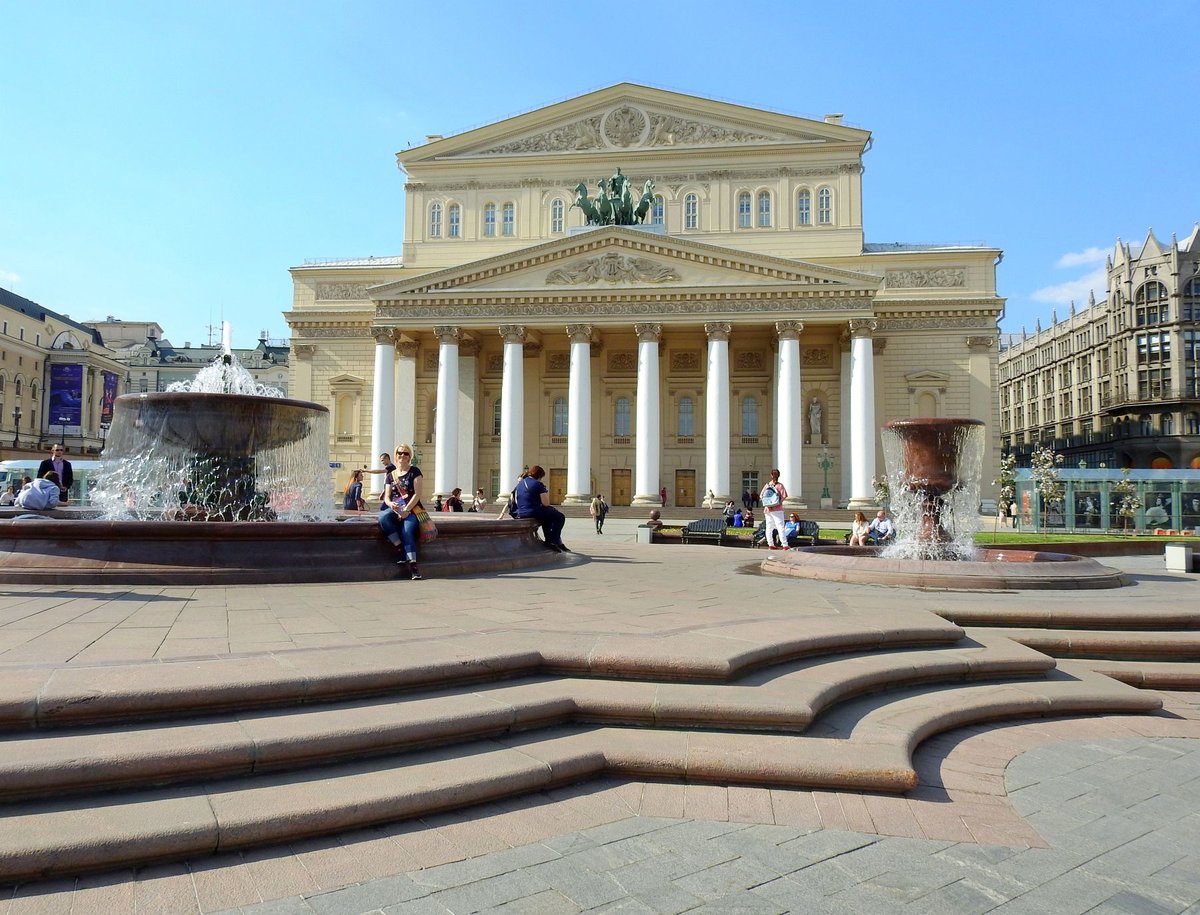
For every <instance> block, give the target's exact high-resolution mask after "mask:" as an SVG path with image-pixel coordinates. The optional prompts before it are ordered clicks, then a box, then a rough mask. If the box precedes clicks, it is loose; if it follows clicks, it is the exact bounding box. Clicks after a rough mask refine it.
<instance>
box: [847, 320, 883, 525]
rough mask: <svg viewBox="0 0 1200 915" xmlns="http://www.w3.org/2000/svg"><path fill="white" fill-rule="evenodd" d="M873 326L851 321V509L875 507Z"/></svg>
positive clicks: (875, 431) (866, 321)
mask: <svg viewBox="0 0 1200 915" xmlns="http://www.w3.org/2000/svg"><path fill="white" fill-rule="evenodd" d="M875 326H876V324H875V322H874V321H870V320H861V319H860V320H853V321H851V322H850V504H849V505H848V506H847V507H848V508H850V509H860V508H864V509H865V508H874V507H875V490H874V489H873V487H872V486H871V480H872V479H873V478H874V477H875V448H876V439H877V437H878V430H877V429H876V428H875V351H874V346H873V343H872V341H871V332H872V331H874V330H875Z"/></svg>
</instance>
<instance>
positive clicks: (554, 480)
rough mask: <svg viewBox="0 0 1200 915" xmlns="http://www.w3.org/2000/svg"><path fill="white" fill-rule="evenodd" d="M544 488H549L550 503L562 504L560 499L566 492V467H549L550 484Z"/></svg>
mask: <svg viewBox="0 0 1200 915" xmlns="http://www.w3.org/2000/svg"><path fill="white" fill-rule="evenodd" d="M546 488H547V489H548V490H550V504H551V505H562V500H563V498H564V497H565V496H566V494H567V468H565V467H551V468H550V485H549V486H547V487H546Z"/></svg>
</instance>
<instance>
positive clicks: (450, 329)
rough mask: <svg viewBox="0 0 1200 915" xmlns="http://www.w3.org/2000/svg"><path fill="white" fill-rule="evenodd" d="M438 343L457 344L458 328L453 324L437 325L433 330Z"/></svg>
mask: <svg viewBox="0 0 1200 915" xmlns="http://www.w3.org/2000/svg"><path fill="white" fill-rule="evenodd" d="M433 335H434V336H435V337H437V338H438V343H458V328H457V327H455V326H454V325H453V324H439V325H438V326H437V327H435V328H434V329H433Z"/></svg>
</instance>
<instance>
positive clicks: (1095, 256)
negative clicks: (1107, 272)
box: [1054, 248, 1108, 267]
mask: <svg viewBox="0 0 1200 915" xmlns="http://www.w3.org/2000/svg"><path fill="white" fill-rule="evenodd" d="M1107 257H1108V251H1107V250H1105V249H1104V248H1088V249H1087V250H1085V251H1072V252H1071V253H1069V254H1064V255H1063V256H1062V257H1060V258H1059V259H1058V262H1057V263H1055V265H1054V266H1055V267H1082V266H1083V265H1085V264H1103V263H1104V261H1105V258H1107Z"/></svg>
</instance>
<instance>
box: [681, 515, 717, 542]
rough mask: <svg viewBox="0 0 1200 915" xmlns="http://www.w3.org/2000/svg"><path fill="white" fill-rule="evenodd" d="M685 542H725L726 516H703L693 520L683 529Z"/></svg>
mask: <svg viewBox="0 0 1200 915" xmlns="http://www.w3.org/2000/svg"><path fill="white" fill-rule="evenodd" d="M683 542H684V543H715V544H716V545H717V546H720V545H721V544H723V543H724V542H725V519H724V518H701V519H700V520H699V521H693V522H691V523H690V524H688V525H687V526H686V527H684V529H683Z"/></svg>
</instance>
